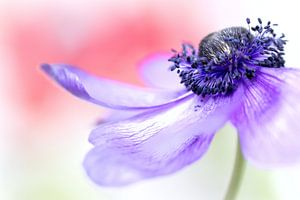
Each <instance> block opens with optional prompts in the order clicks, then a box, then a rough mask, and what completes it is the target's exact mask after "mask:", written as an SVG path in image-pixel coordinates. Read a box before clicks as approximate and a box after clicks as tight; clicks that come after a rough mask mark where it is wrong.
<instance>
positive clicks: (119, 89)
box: [42, 64, 187, 109]
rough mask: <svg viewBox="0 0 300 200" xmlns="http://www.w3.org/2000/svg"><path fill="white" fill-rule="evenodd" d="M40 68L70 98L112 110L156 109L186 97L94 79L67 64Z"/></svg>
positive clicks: (180, 94) (174, 93) (180, 93)
mask: <svg viewBox="0 0 300 200" xmlns="http://www.w3.org/2000/svg"><path fill="white" fill-rule="evenodd" d="M42 69H43V70H44V71H45V72H46V73H47V74H48V75H49V76H50V77H52V78H53V79H54V80H56V81H57V82H58V83H59V84H60V85H61V86H62V87H64V88H65V89H66V90H68V91H69V92H71V93H72V94H73V95H75V96H77V97H80V98H82V99H84V100H88V101H90V102H93V103H96V104H99V105H101V106H105V107H109V108H113V109H147V108H155V107H159V106H162V105H165V104H172V103H174V102H177V101H180V99H182V98H184V97H186V95H187V94H182V91H181V92H166V91H164V92H163V91H160V90H149V89H146V88H141V87H137V86H132V85H128V84H124V83H120V82H117V81H112V80H108V79H103V78H99V77H95V76H92V75H90V74H88V73H86V72H84V71H82V70H80V69H78V68H75V67H72V66H70V65H64V64H53V65H49V64H43V65H42Z"/></svg>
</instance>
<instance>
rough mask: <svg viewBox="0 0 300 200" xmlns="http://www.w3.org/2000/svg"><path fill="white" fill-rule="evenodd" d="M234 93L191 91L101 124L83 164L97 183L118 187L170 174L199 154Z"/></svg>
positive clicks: (223, 119)
mask: <svg viewBox="0 0 300 200" xmlns="http://www.w3.org/2000/svg"><path fill="white" fill-rule="evenodd" d="M235 105H238V104H237V103H235V102H234V98H219V99H214V98H210V99H204V100H203V101H201V98H200V97H198V96H194V97H193V98H190V99H188V100H185V101H184V102H181V103H180V104H178V105H176V106H170V107H169V108H163V109H158V110H155V111H153V110H152V111H151V112H150V111H149V112H145V113H142V114H139V115H137V116H134V117H131V118H129V119H127V120H123V121H119V122H114V123H107V124H103V125H100V126H99V127H98V128H96V129H95V130H94V131H93V132H92V133H91V135H90V142H91V143H93V144H94V145H95V146H96V147H95V148H94V149H93V150H92V151H91V152H90V153H89V154H88V155H87V157H86V159H85V162H84V166H85V168H86V170H87V173H88V175H89V176H90V177H91V178H92V180H94V181H95V182H96V183H97V184H99V185H108V186H119V185H125V184H129V183H132V182H135V181H138V180H140V179H145V178H150V177H155V176H160V175H166V174H170V173H173V172H175V171H177V170H179V169H181V168H183V167H185V166H186V165H188V164H190V163H192V162H194V161H196V160H197V159H199V158H200V157H201V156H202V155H203V154H204V153H205V152H206V151H207V149H208V146H209V144H210V142H211V140H212V138H213V135H214V133H215V131H216V130H218V129H219V128H220V127H221V126H223V124H224V123H225V122H226V121H227V119H228V118H229V117H230V115H231V114H232V112H233V110H234V109H235Z"/></svg>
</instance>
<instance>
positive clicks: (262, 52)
mask: <svg viewBox="0 0 300 200" xmlns="http://www.w3.org/2000/svg"><path fill="white" fill-rule="evenodd" d="M246 21H247V24H248V29H246V28H243V27H231V28H226V29H222V30H221V31H218V32H213V33H211V34H209V35H207V36H206V37H205V38H204V39H203V40H202V41H201V42H200V44H199V49H198V51H197V50H196V49H195V48H194V47H193V46H192V45H190V44H183V45H182V51H181V52H175V55H174V56H173V57H172V58H170V59H169V61H171V62H173V65H172V66H171V70H172V71H173V70H176V71H177V73H178V74H179V76H180V78H181V83H182V84H184V85H185V87H186V88H187V89H188V90H191V91H193V92H194V93H195V94H197V95H202V96H215V95H231V94H232V92H234V91H235V90H236V89H237V87H238V86H239V85H240V83H242V82H243V81H245V80H246V79H247V80H251V79H253V78H255V76H256V73H257V71H259V69H260V68H261V67H268V68H280V67H284V63H285V61H284V59H283V55H284V45H285V44H286V40H284V37H285V36H284V34H282V36H280V37H276V34H275V32H274V29H273V28H272V27H273V26H275V24H273V25H271V22H270V21H269V22H267V24H266V25H265V26H263V23H262V20H261V19H260V18H258V23H259V25H256V26H253V27H250V23H251V22H250V19H249V18H247V19H246Z"/></svg>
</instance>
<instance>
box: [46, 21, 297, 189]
mask: <svg viewBox="0 0 300 200" xmlns="http://www.w3.org/2000/svg"><path fill="white" fill-rule="evenodd" d="M258 22H259V25H257V26H254V27H250V25H249V24H250V20H249V19H247V23H248V25H249V26H248V28H243V27H232V28H226V29H223V30H221V31H218V32H214V33H211V34H209V35H208V36H206V37H205V38H204V39H203V40H202V41H201V42H200V45H199V48H198V49H197V50H196V49H195V48H194V47H193V46H192V45H189V44H184V45H183V49H182V51H181V52H176V51H174V52H175V55H174V56H173V57H171V58H170V59H168V57H166V56H165V55H157V56H155V57H154V58H152V59H149V60H147V61H146V62H145V63H144V64H143V73H142V74H143V76H144V78H145V80H146V83H148V84H151V85H152V86H154V87H153V88H149V89H145V88H141V87H137V86H131V85H126V84H123V83H119V82H115V81H112V80H107V79H103V78H98V77H94V76H92V75H89V74H87V73H86V72H83V71H81V70H79V69H77V68H75V67H72V66H70V65H65V64H51V65H49V64H43V65H42V69H43V70H44V71H45V72H46V73H47V74H48V75H49V76H51V77H52V78H53V79H55V80H56V81H57V82H58V83H59V84H60V85H61V86H62V87H64V88H65V89H67V90H68V91H69V92H71V93H72V94H74V95H76V96H77V97H80V98H82V99H85V100H87V101H90V102H93V103H96V104H99V105H101V106H105V107H108V108H112V109H115V110H119V111H118V112H116V113H115V116H116V117H113V118H112V119H111V120H108V121H107V122H105V123H102V124H99V125H98V126H97V127H96V128H95V129H94V130H93V131H92V133H91V135H90V137H89V141H90V142H91V143H92V144H93V145H94V148H93V149H92V150H91V151H90V152H89V153H88V154H87V156H86V158H85V161H84V167H85V169H86V171H87V174H88V175H89V176H90V177H91V179H92V180H93V181H95V182H96V183H97V184H99V185H105V186H120V185H126V184H130V183H133V182H136V181H139V180H141V179H146V178H152V177H156V176H161V175H166V174H170V173H174V172H176V171H178V170H180V169H182V168H183V167H185V166H187V165H189V164H191V163H193V162H195V161H196V160H198V159H199V158H201V157H202V156H203V155H204V153H205V152H206V151H207V149H208V147H209V144H210V142H211V141H212V139H213V137H214V134H215V133H216V132H217V130H218V129H220V128H221V127H222V126H223V125H224V124H225V123H226V122H228V121H229V122H231V123H232V124H233V125H234V126H235V127H236V128H237V130H238V136H239V140H240V143H241V148H242V152H243V155H244V157H245V158H246V159H248V160H249V161H250V162H252V163H253V164H256V165H258V166H265V167H270V166H271V167H272V166H276V165H281V164H288V163H293V162H295V161H298V160H299V159H300V125H299V123H298V120H299V119H300V104H299V99H300V88H299V87H298V84H300V79H299V77H300V71H299V70H296V69H291V68H285V67H284V59H283V55H284V52H283V51H284V45H285V43H286V41H285V40H284V35H282V36H280V37H277V35H276V34H275V31H274V29H273V26H272V25H271V23H270V22H268V23H267V24H266V25H265V26H263V24H262V21H261V20H260V19H258ZM168 60H169V61H171V63H173V64H172V65H171V67H169V66H170V62H168ZM170 70H171V71H176V72H177V73H178V74H176V73H174V72H173V73H172V72H170ZM128 111H133V112H128Z"/></svg>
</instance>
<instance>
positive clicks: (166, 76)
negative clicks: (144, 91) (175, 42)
mask: <svg viewBox="0 0 300 200" xmlns="http://www.w3.org/2000/svg"><path fill="white" fill-rule="evenodd" d="M171 56H172V55H171V54H155V55H152V56H151V57H149V58H146V59H145V60H144V61H143V62H142V63H141V64H140V69H141V75H142V77H143V80H144V82H145V83H146V84H147V85H149V86H152V87H157V88H162V89H168V90H184V89H185V87H184V86H183V85H182V84H180V81H181V80H180V78H179V76H178V74H177V73H176V72H172V71H171V70H170V69H169V68H170V66H171V65H172V63H171V62H169V61H168V59H169V58H170V57H171Z"/></svg>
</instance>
